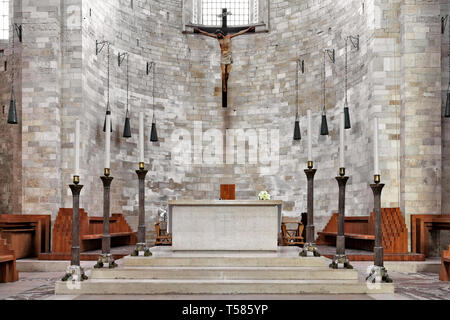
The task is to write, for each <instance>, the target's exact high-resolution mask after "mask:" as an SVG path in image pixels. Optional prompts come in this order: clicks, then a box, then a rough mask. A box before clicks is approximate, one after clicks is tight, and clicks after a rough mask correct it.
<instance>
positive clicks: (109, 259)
mask: <svg viewBox="0 0 450 320" xmlns="http://www.w3.org/2000/svg"><path fill="white" fill-rule="evenodd" d="M105 265H108V268H109V269H113V268H116V267H118V265H117V263H116V262H115V261H114V258H113V256H112V255H111V254H110V253H108V254H102V255H101V256H100V257H99V258H98V261H97V264H96V265H95V266H94V268H95V269H100V268H103V267H105Z"/></svg>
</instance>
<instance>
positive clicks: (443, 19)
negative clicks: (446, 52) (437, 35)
mask: <svg viewBox="0 0 450 320" xmlns="http://www.w3.org/2000/svg"><path fill="white" fill-rule="evenodd" d="M447 22H448V14H447V15H446V16H445V17H442V18H441V32H442V34H444V33H445V28H446V27H447Z"/></svg>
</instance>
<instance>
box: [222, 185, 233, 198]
mask: <svg viewBox="0 0 450 320" xmlns="http://www.w3.org/2000/svg"><path fill="white" fill-rule="evenodd" d="M220 200H236V185H235V184H221V185H220Z"/></svg>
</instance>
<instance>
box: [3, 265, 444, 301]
mask: <svg viewBox="0 0 450 320" xmlns="http://www.w3.org/2000/svg"><path fill="white" fill-rule="evenodd" d="M369 265H370V263H367V262H354V263H353V266H354V267H355V268H356V269H357V270H358V272H359V275H360V278H361V279H364V276H365V274H366V270H367V267H368V266H369ZM62 275H63V272H21V273H20V280H19V281H18V282H15V283H8V284H0V299H4V300H85V299H89V300H93V299H94V300H105V299H109V300H131V299H132V300H222V299H223V300H315V299H320V300H355V299H358V300H373V299H383V300H392V299H395V300H450V283H449V282H447V283H445V282H441V281H439V276H438V274H436V273H426V272H419V273H400V272H389V275H390V276H391V278H392V279H393V280H394V283H395V287H396V290H395V294H393V295H392V294H391V295H235V296H229V295H208V296H205V295H203V296H202V295H195V296H194V295H190V296H182V295H170V296H120V295H117V296H55V295H54V285H55V282H56V281H57V280H59V279H60V278H61V276H62Z"/></svg>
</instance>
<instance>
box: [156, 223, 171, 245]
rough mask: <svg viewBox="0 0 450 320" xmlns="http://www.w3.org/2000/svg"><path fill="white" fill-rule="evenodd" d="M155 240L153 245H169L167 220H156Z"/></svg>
mask: <svg viewBox="0 0 450 320" xmlns="http://www.w3.org/2000/svg"><path fill="white" fill-rule="evenodd" d="M155 231H156V241H155V246H171V245H172V235H170V234H168V233H167V222H158V223H156V224H155Z"/></svg>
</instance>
